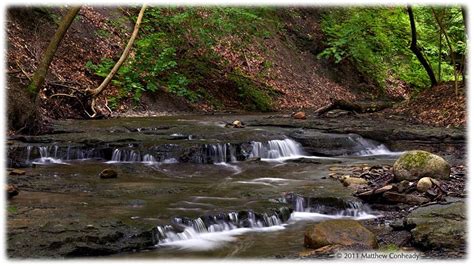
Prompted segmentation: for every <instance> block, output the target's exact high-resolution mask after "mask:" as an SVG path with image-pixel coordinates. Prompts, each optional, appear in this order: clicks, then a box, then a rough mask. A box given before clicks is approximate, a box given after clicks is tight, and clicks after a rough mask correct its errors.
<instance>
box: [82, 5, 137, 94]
mask: <svg viewBox="0 0 474 266" xmlns="http://www.w3.org/2000/svg"><path fill="white" fill-rule="evenodd" d="M145 9H146V5H145V4H144V5H143V6H142V9H141V10H140V13H139V14H138V18H137V22H136V23H135V27H134V29H133V32H132V36H130V40H129V41H128V43H127V46H126V47H125V49H124V50H123V52H122V55H121V56H120V59H119V60H118V61H117V63H115V65H114V67H113V68H112V70H111V71H110V73H109V74H108V75H107V77H105V79H104V81H102V83H101V84H100V85H99V87H97V88H95V89H88V90H87V93H89V94H90V95H91V96H92V97H96V96H97V95H99V94H100V93H101V92H102V91H103V90H104V89H105V88H106V87H107V85H109V83H110V81H111V80H112V78H113V77H114V75H115V74H116V73H117V71H118V70H119V69H120V67H121V66H122V64H123V63H124V62H125V60H126V59H127V57H128V55H129V54H130V51H131V49H132V45H133V42H134V41H135V39H136V37H137V35H138V30H139V29H140V23H141V22H142V18H143V13H145Z"/></svg>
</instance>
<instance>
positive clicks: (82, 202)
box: [19, 118, 398, 258]
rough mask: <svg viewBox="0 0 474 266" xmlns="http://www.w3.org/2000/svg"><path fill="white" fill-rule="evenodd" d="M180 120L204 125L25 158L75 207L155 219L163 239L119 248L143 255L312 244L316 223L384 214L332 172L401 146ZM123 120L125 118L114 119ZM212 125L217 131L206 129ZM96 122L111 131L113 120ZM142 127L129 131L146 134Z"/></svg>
mask: <svg viewBox="0 0 474 266" xmlns="http://www.w3.org/2000/svg"><path fill="white" fill-rule="evenodd" d="M180 119H181V120H180ZM126 121H130V120H126ZM190 121H191V122H190ZM172 122H173V123H179V124H180V125H184V126H186V125H190V124H192V125H193V128H194V129H196V127H199V130H198V132H192V131H193V130H192V129H189V128H187V127H183V128H179V127H178V128H173V127H170V128H166V130H167V131H166V132H165V133H163V134H161V136H165V137H166V138H160V139H157V140H156V141H153V140H150V139H145V140H143V139H140V140H138V141H136V140H133V141H129V142H124V141H122V142H120V145H117V142H110V143H107V144H106V145H105V146H104V145H103V144H101V145H102V146H101V147H99V146H100V145H87V146H85V145H73V144H71V143H65V142H54V143H48V144H42V143H39V144H38V143H34V144H32V143H26V144H24V145H23V146H21V149H22V151H21V154H23V155H22V156H23V158H24V163H26V164H29V165H32V166H33V165H34V166H36V167H34V168H32V169H31V171H32V173H33V174H34V175H36V176H37V177H38V178H40V179H41V178H43V179H49V180H52V181H51V184H52V186H53V188H52V190H54V182H57V183H58V184H59V183H62V184H67V185H64V186H63V187H65V189H64V188H62V189H63V190H66V191H65V192H67V195H68V196H67V198H68V202H73V203H70V204H73V205H74V204H75V205H74V206H76V205H77V206H76V207H75V209H74V210H73V211H79V212H81V213H83V214H84V216H85V217H86V219H103V218H105V219H107V218H110V217H114V218H118V219H121V220H123V221H126V222H127V223H130V224H134V225H135V224H140V225H146V226H150V225H152V228H153V235H154V238H155V239H156V241H155V242H156V246H155V247H154V248H152V249H149V250H146V251H141V252H137V253H127V254H119V255H116V256H118V257H121V256H125V257H134V258H155V257H177V258H183V257H259V258H266V257H268V258H272V257H275V256H279V255H283V256H291V255H294V254H297V253H298V252H300V251H302V250H304V247H303V235H304V231H305V229H306V228H307V227H308V226H309V225H310V224H314V223H315V222H318V221H322V220H326V219H340V218H348V219H373V218H375V217H377V216H378V215H379V214H378V213H376V212H374V211H372V210H370V208H368V207H367V206H365V205H363V204H361V203H360V202H359V201H357V199H355V198H353V197H352V196H351V194H352V191H351V190H350V189H347V188H345V187H343V186H342V185H341V184H340V183H339V182H338V181H336V180H332V179H331V178H325V177H327V176H328V175H329V173H330V172H331V171H333V169H334V168H335V167H336V168H340V169H344V168H350V166H354V165H356V166H357V165H359V166H360V165H369V166H370V165H376V164H384V163H393V161H394V159H395V158H396V156H397V155H398V153H394V152H391V151H390V150H389V149H388V148H387V147H385V146H384V145H383V144H380V143H375V142H373V141H371V140H366V139H363V138H361V137H360V136H354V135H350V136H349V135H348V139H349V140H350V141H352V142H353V143H354V145H355V146H356V147H358V148H356V150H354V152H352V153H351V154H342V155H340V156H332V157H328V156H321V155H311V154H308V153H307V152H306V151H305V147H303V146H302V145H301V144H300V143H298V142H296V141H295V140H292V139H291V138H288V137H286V135H287V134H286V133H287V132H285V130H286V129H282V128H277V129H265V128H250V129H245V131H244V130H243V131H244V132H246V133H245V134H243V133H240V132H239V136H238V137H234V138H235V141H234V140H233V139H228V140H226V141H225V142H222V141H220V139H219V135H212V132H219V130H227V129H224V128H222V126H221V125H220V124H219V123H216V122H215V121H214V122H213V121H211V122H208V123H202V124H201V125H200V126H196V123H195V122H193V120H192V119H186V118H177V119H175V120H172ZM103 123H110V122H103ZM120 124H121V122H120V120H116V123H115V125H120ZM136 124H142V120H139V121H137V122H136ZM173 125H175V124H173ZM203 126H204V127H211V128H212V130H210V131H209V132H208V133H204V134H203V133H202V132H206V129H203V128H202V127H203ZM96 128H100V129H101V130H103V129H104V128H105V129H107V130H109V129H111V128H112V129H113V125H107V126H100V127H96ZM184 128H186V130H187V131H188V132H183V131H186V130H184ZM230 130H232V132H234V133H235V132H238V130H239V129H230ZM143 131H146V130H142V132H140V131H138V130H137V131H133V132H127V133H126V134H127V136H135V135H141V136H143V134H144V133H143ZM91 132H93V130H92V131H91ZM107 132H110V130H109V131H107ZM249 132H250V133H249ZM255 132H257V133H255ZM262 132H263V133H262ZM268 132H272V134H268ZM90 134H91V135H94V134H96V135H97V133H90ZM104 134H105V133H104ZM235 134H237V133H235ZM96 135H95V136H96ZM262 136H263V137H262ZM55 138H56V140H57V139H60V138H61V136H55ZM64 138H67V136H64ZM227 141H228V142H227ZM137 142H138V143H139V144H138V145H137ZM157 143H158V144H159V147H158V146H156V145H154V144H157ZM190 143H191V144H190ZM158 144H157V145H158ZM164 147H165V148H164ZM178 147H179V148H178ZM183 147H185V148H183ZM189 147H192V148H193V149H192V151H193V153H192V154H190V152H189V150H187V149H188V148H189ZM19 149H20V148H19ZM177 154H180V155H179V156H177ZM183 154H185V155H186V156H184V155H183ZM302 159H303V160H302ZM104 168H113V169H114V170H116V171H117V172H118V174H119V178H117V179H109V180H101V179H99V178H97V173H99V172H100V171H101V170H102V169H104ZM54 180H56V181H54ZM25 195H26V196H25V197H28V195H30V196H31V197H34V193H30V194H28V193H26V194H25ZM54 198H56V195H54V194H48V195H46V196H44V195H43V196H42V200H44V201H48V200H51V201H52V200H53V199H54ZM328 199H330V200H329V201H328ZM23 200H27V199H23ZM68 204H69V203H68ZM65 212H66V210H65Z"/></svg>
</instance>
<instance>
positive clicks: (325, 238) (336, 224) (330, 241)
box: [304, 220, 377, 249]
mask: <svg viewBox="0 0 474 266" xmlns="http://www.w3.org/2000/svg"><path fill="white" fill-rule="evenodd" d="M304 245H305V247H308V248H315V249H318V248H322V247H324V246H328V245H342V246H354V245H356V246H360V247H363V248H365V249H374V248H377V239H376V237H375V235H374V234H373V233H372V232H371V231H369V230H368V229H367V228H365V227H364V226H362V225H361V224H360V223H359V222H357V221H354V220H329V221H324V222H321V223H318V224H316V225H314V226H312V227H311V228H309V229H308V230H307V231H306V232H305V235H304Z"/></svg>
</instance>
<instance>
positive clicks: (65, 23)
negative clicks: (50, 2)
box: [28, 6, 81, 97]
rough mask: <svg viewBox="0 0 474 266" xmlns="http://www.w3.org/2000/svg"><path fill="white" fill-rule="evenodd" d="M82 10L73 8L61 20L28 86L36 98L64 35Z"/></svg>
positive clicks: (78, 7) (77, 7)
mask: <svg viewBox="0 0 474 266" xmlns="http://www.w3.org/2000/svg"><path fill="white" fill-rule="evenodd" d="M80 9H81V7H80V6H75V7H71V8H70V9H69V10H68V12H67V13H66V15H65V16H64V17H63V18H62V19H61V22H59V27H58V29H57V30H56V32H55V33H54V36H53V38H52V39H51V41H50V42H49V45H48V48H46V51H45V52H44V54H43V58H42V59H41V61H40V63H39V65H38V69H36V71H35V73H34V74H33V77H32V78H31V82H30V84H29V85H28V91H29V92H30V93H31V94H32V95H33V96H34V97H36V95H37V93H38V91H39V90H40V89H41V87H42V86H43V84H44V79H45V77H46V74H47V73H48V69H49V65H50V64H51V61H53V58H54V55H55V54H56V50H57V49H58V47H59V44H60V43H61V40H62V39H63V38H64V35H66V32H67V30H68V29H69V26H71V24H72V22H73V21H74V18H75V17H76V15H77V13H79V10H80Z"/></svg>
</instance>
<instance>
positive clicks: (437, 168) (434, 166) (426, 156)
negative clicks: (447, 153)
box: [393, 150, 450, 181]
mask: <svg viewBox="0 0 474 266" xmlns="http://www.w3.org/2000/svg"><path fill="white" fill-rule="evenodd" d="M449 173H450V166H449V164H448V162H446V160H444V159H443V158H442V157H440V156H438V155H435V154H432V153H429V152H426V151H419V150H414V151H408V152H405V153H403V154H402V155H401V156H400V158H398V160H397V161H396V162H395V164H394V165H393V174H394V175H395V178H396V179H397V180H398V181H401V180H409V181H415V180H418V179H420V178H421V177H425V176H429V177H433V178H436V179H448V178H449Z"/></svg>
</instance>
